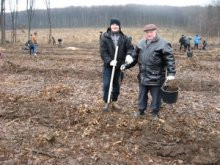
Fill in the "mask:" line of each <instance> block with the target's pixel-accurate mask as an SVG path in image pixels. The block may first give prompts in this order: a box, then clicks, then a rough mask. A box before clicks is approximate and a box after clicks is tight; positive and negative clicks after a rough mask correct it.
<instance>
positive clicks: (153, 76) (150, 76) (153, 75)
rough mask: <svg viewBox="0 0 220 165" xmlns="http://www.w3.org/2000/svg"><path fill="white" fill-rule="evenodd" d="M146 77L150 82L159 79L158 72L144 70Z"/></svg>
mask: <svg viewBox="0 0 220 165" xmlns="http://www.w3.org/2000/svg"><path fill="white" fill-rule="evenodd" d="M146 77H147V78H148V79H150V80H157V79H159V77H160V71H159V70H153V69H150V68H148V69H146Z"/></svg>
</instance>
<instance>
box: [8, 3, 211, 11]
mask: <svg viewBox="0 0 220 165" xmlns="http://www.w3.org/2000/svg"><path fill="white" fill-rule="evenodd" d="M12 1H13V0H12ZM14 1H15V0H14ZM35 1H36V3H35V8H37V9H45V2H44V1H45V0H35ZM50 1H51V8H62V7H67V6H97V5H126V4H144V5H169V6H191V5H200V6H204V5H208V4H209V3H211V2H212V0H181V1H180V0H136V1H134V0H50ZM8 2H9V1H6V11H9V8H8V7H9V3H8ZM25 9H26V0H19V10H25Z"/></svg>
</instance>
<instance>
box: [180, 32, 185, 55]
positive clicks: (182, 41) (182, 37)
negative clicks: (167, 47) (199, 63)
mask: <svg viewBox="0 0 220 165" xmlns="http://www.w3.org/2000/svg"><path fill="white" fill-rule="evenodd" d="M184 37H185V36H184V35H182V36H181V37H180V39H179V43H180V51H181V49H182V47H184V44H185V39H184Z"/></svg>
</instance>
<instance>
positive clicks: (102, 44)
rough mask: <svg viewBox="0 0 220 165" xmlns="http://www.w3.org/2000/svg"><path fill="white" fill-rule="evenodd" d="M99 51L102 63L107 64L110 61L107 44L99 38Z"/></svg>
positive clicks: (102, 38)
mask: <svg viewBox="0 0 220 165" xmlns="http://www.w3.org/2000/svg"><path fill="white" fill-rule="evenodd" d="M99 51H100V55H101V58H102V60H103V61H104V63H106V64H109V63H110V62H111V60H112V59H111V57H110V54H109V52H108V46H107V43H106V40H105V38H104V37H101V40H100V49H99Z"/></svg>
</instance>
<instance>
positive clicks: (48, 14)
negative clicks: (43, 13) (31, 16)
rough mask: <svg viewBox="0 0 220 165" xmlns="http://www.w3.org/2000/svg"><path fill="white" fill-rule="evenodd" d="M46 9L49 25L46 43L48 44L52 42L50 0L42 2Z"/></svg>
mask: <svg viewBox="0 0 220 165" xmlns="http://www.w3.org/2000/svg"><path fill="white" fill-rule="evenodd" d="M44 2H45V5H46V8H47V18H48V24H49V38H48V43H49V44H50V43H51V41H52V38H51V37H52V25H51V12H50V0H44Z"/></svg>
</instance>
